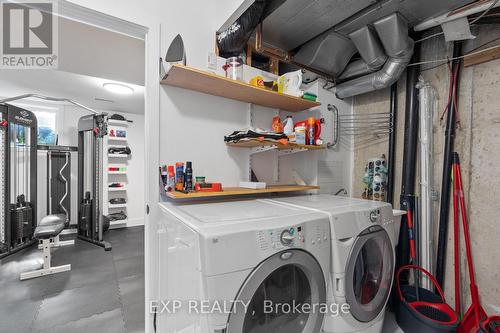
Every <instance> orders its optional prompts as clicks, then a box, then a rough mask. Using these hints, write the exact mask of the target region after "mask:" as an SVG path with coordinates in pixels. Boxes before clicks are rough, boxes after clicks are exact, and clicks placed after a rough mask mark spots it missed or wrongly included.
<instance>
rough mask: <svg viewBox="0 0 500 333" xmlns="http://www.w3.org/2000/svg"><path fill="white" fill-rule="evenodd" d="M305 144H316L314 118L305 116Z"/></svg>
mask: <svg viewBox="0 0 500 333" xmlns="http://www.w3.org/2000/svg"><path fill="white" fill-rule="evenodd" d="M306 134H307V138H306V144H308V145H312V146H313V145H315V144H316V118H314V117H309V118H307V127H306Z"/></svg>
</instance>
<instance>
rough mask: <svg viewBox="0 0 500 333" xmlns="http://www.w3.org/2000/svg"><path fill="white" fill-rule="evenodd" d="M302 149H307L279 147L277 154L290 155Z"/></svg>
mask: <svg viewBox="0 0 500 333" xmlns="http://www.w3.org/2000/svg"><path fill="white" fill-rule="evenodd" d="M303 151H308V149H306V148H290V149H281V150H279V151H278V156H285V155H291V154H296V153H301V152H303Z"/></svg>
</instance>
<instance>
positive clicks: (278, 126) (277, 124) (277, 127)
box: [272, 117, 283, 133]
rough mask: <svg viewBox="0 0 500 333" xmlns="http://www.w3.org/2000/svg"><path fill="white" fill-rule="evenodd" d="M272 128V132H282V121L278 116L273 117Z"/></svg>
mask: <svg viewBox="0 0 500 333" xmlns="http://www.w3.org/2000/svg"><path fill="white" fill-rule="evenodd" d="M272 128H273V132H274V133H283V123H282V122H281V119H280V117H273V124H272Z"/></svg>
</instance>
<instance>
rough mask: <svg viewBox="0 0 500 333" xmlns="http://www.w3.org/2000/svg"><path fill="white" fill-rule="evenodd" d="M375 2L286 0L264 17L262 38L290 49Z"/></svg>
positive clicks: (284, 48)
mask: <svg viewBox="0 0 500 333" xmlns="http://www.w3.org/2000/svg"><path fill="white" fill-rule="evenodd" d="M374 2H375V1H374V0H356V1H353V0H287V1H285V2H284V3H283V4H282V5H281V6H279V7H278V8H277V9H276V10H274V12H272V13H271V14H269V15H268V16H267V17H266V19H265V20H264V22H263V31H262V32H263V36H264V42H265V43H266V44H270V45H272V46H274V47H278V48H281V49H283V50H286V51H290V50H293V49H295V48H297V47H299V46H300V45H302V44H304V43H306V42H307V41H309V40H311V39H313V38H315V37H316V36H318V35H320V34H322V33H323V32H325V31H327V30H328V29H330V28H331V27H333V26H334V25H335V24H337V23H339V22H342V21H343V20H345V19H347V18H348V17H350V16H352V15H354V14H355V13H357V12H359V11H360V10H362V9H364V8H366V7H368V6H370V5H372V4H373V3H374Z"/></svg>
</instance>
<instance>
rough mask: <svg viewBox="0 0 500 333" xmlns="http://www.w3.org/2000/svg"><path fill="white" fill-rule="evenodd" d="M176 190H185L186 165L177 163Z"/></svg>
mask: <svg viewBox="0 0 500 333" xmlns="http://www.w3.org/2000/svg"><path fill="white" fill-rule="evenodd" d="M175 189H176V190H177V191H182V190H184V163H182V162H177V163H175Z"/></svg>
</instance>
